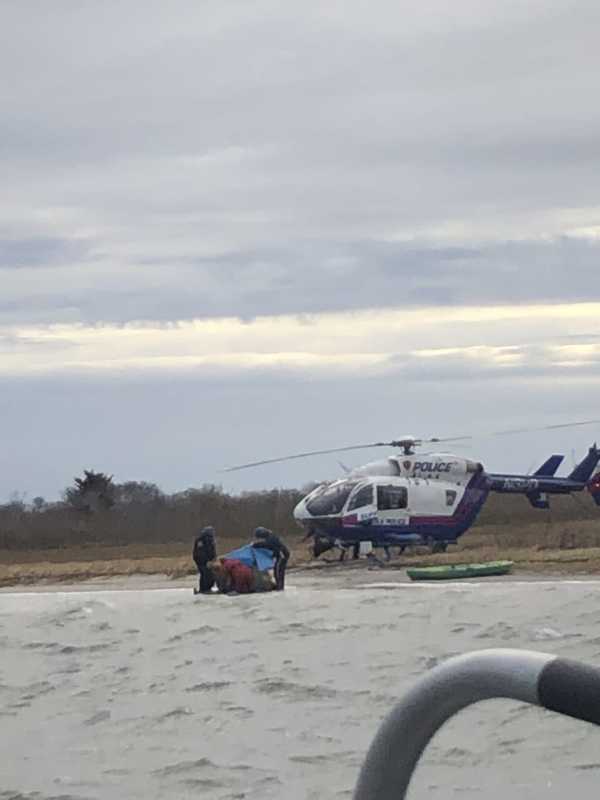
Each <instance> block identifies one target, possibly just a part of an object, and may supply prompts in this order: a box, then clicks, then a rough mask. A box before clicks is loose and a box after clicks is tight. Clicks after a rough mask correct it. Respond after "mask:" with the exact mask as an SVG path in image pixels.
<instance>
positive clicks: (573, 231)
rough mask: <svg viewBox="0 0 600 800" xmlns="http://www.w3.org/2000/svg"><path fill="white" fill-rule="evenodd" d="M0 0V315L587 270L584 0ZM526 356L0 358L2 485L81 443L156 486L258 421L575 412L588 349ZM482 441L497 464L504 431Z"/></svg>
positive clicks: (292, 433) (590, 380)
mask: <svg viewBox="0 0 600 800" xmlns="http://www.w3.org/2000/svg"><path fill="white" fill-rule="evenodd" d="M6 5H7V7H6V8H5V9H3V21H2V26H1V28H0V89H1V91H2V125H0V158H1V159H2V164H1V166H2V181H1V182H0V207H1V208H2V220H1V221H0V248H1V249H0V282H1V292H0V326H6V327H7V329H8V328H11V330H12V328H17V329H18V327H19V326H20V325H28V324H36V325H40V326H43V325H44V324H50V323H54V322H77V321H84V322H87V323H99V322H102V321H112V322H116V323H126V322H128V321H131V320H158V321H160V322H162V323H164V324H165V325H167V324H170V323H171V321H173V320H177V319H186V318H192V317H197V316H221V315H236V316H238V317H240V318H242V319H251V318H253V317H254V316H257V315H271V314H282V313H294V314H299V315H301V314H305V315H307V320H309V321H310V320H311V317H310V315H311V314H312V313H313V312H319V311H327V310H348V309H359V308H365V307H372V308H379V307H382V306H386V307H387V306H397V307H399V308H404V307H406V308H414V307H418V306H421V305H434V306H447V305H452V304H467V305H473V304H477V305H488V304H489V305H491V304H497V303H511V304H512V303H514V304H523V303H532V302H556V303H559V302H569V301H571V302H572V301H585V300H598V299H599V298H600V270H599V269H598V260H599V259H598V255H599V247H600V244H599V234H600V201H599V199H598V177H597V176H598V174H599V172H600V148H599V145H598V142H600V105H599V104H598V103H597V102H594V100H593V98H594V97H595V96H596V95H597V80H598V79H597V76H598V74H599V72H600V50H599V49H598V46H597V38H598V37H597V31H598V25H599V23H600V6H599V5H598V3H596V2H594V1H593V0H556V2H552V3H547V2H545V0H533V1H532V2H531V3H525V4H524V3H522V2H519V3H518V2H513V1H512V0H510V2H507V3H503V4H501V5H494V4H485V3H484V4H482V3H481V2H479V1H478V0H464V2H461V3H460V4H449V3H447V2H445V0H432V2H431V3H428V4H427V5H426V6H425V5H424V6H423V7H422V8H421V7H419V6H418V5H416V4H414V3H411V2H408V0H404V1H403V2H397V0H389V1H388V0H384V2H381V3H378V4H377V6H376V8H373V7H372V6H371V5H368V4H364V3H347V2H345V3H341V2H339V3H338V2H332V3H327V4H323V3H317V2H313V3H311V2H303V3H285V4H281V3H276V2H274V0H259V2H257V3H247V2H242V0H233V2H228V3H222V2H218V1H217V0H208V2H204V3H202V4H198V3H196V2H192V0H183V2H181V3H179V4H178V5H177V13H173V11H172V10H171V9H170V8H167V7H166V5H165V4H164V3H163V2H160V0H146V2H144V3H141V2H130V3H126V4H123V3H117V2H116V1H113V0H107V2H104V3H101V4H100V3H98V4H89V3H86V4H79V5H77V4H75V5H74V4H73V3H71V2H66V0H56V1H55V2H53V3H52V10H51V12H50V11H41V10H40V5H39V4H34V3H31V2H28V1H27V0H24V2H20V3H18V4H17V3H13V4H6ZM311 324H312V323H311ZM592 328H593V325H591V324H590V336H589V337H586V339H585V340H589V339H590V338H591V337H593V336H597V335H598V332H597V330H595V329H593V330H592ZM530 335H533V334H531V332H530ZM486 336H487V337H488V338H489V339H490V340H491V339H492V338H493V336H494V328H493V326H491V327H490V329H488V330H487V332H486ZM585 340H583V341H585ZM23 341H24V340H23V338H22V337H19V336H16V335H13V333H12V332H11V331H9V332H8V333H7V334H6V335H5V336H4V338H3V340H2V343H1V344H0V346H1V347H2V348H3V349H4V350H5V351H7V352H10V351H11V350H13V351H14V352H17V351H18V348H21V347H23V346H24V345H23ZM482 343H483V344H485V343H488V341H487V339H486V341H482ZM28 344H31V343H28ZM540 346H543V341H542V342H540ZM449 365H451V367H452V368H451V369H448V366H449ZM529 366H530V371H528V372H526V373H525V374H523V372H521V373H519V370H518V368H511V369H509V370H508V372H505V373H503V374H504V376H505V377H504V379H498V378H496V379H495V380H493V381H490V380H489V377H490V376H489V374H487V373H486V370H485V367H484V366H482V365H481V364H479V366H478V367H477V370H476V371H475V372H474V371H473V368H472V367H471V366H470V365H469V364H468V363H465V362H464V361H461V360H460V359H455V360H452V359H450V360H448V361H447V362H445V363H442V364H440V363H439V362H438V363H437V364H435V365H434V364H431V363H430V364H428V365H427V368H425V365H424V364H419V363H411V364H404V365H403V368H404V370H405V372H404V375H403V374H402V372H401V370H400V366H399V371H398V375H397V376H396V375H394V376H393V377H392V378H391V379H389V378H388V379H386V380H379V379H373V378H372V377H370V378H369V379H368V380H360V376H356V377H355V378H354V379H353V380H352V381H349V380H347V379H346V378H336V379H335V380H334V379H333V378H330V379H329V384H328V387H327V390H326V391H325V390H324V388H323V384H322V383H321V382H320V381H314V382H313V383H311V382H310V381H308V380H305V381H301V380H299V379H295V378H294V377H293V376H292V375H290V374H288V373H285V374H282V375H280V376H277V375H275V374H274V373H273V371H269V372H256V373H255V374H253V375H252V376H250V377H246V378H245V379H244V380H241V379H238V383H237V384H236V383H235V380H236V379H235V378H234V377H231V376H221V377H220V378H219V379H217V378H216V377H213V378H211V379H210V380H207V381H204V382H196V383H194V382H193V381H192V382H189V383H186V382H185V381H184V379H183V378H182V377H181V376H173V375H169V378H168V379H167V380H166V381H164V380H163V381H161V380H160V379H159V378H156V379H155V380H154V382H152V381H150V380H149V379H148V380H147V381H146V382H144V381H143V380H142V379H141V378H140V382H139V383H136V382H135V381H133V380H125V379H124V378H123V376H122V375H120V376H115V375H110V376H106V378H105V379H103V380H99V379H98V380H97V381H93V380H92V379H91V378H90V377H89V376H88V378H86V379H85V380H84V379H83V378H82V379H80V380H77V379H75V378H63V379H61V380H59V379H55V380H51V379H47V380H46V381H39V382H37V383H36V382H34V381H33V380H25V379H22V380H21V382H11V381H9V382H8V383H7V388H6V389H4V388H3V393H2V394H1V395H0V411H1V412H2V413H1V414H0V418H2V419H3V420H4V422H5V430H6V431H7V436H8V438H7V440H6V442H5V447H4V449H3V450H2V451H0V466H1V467H2V468H1V469H0V476H2V477H1V480H0V484H1V485H0V494H1V493H2V492H3V491H4V492H8V491H10V490H11V489H13V488H25V489H30V490H31V491H32V492H34V493H38V492H42V493H53V492H56V491H57V490H58V488H60V487H61V486H62V485H64V483H65V482H68V481H70V480H71V477H72V475H73V474H75V473H77V472H78V471H79V470H80V469H81V468H82V467H84V466H95V467H97V468H104V467H106V468H107V469H111V470H113V469H114V470H115V472H117V473H118V475H119V477H132V478H136V477H143V478H147V479H150V480H157V481H158V482H159V483H161V484H162V485H164V486H165V488H167V489H175V488H181V487H183V486H185V485H186V484H187V483H195V484H197V483H201V482H202V481H203V480H211V479H213V477H214V478H215V479H217V478H218V476H217V474H216V467H217V466H220V465H221V464H226V463H229V462H231V461H236V460H240V459H241V460H245V459H246V458H248V457H252V456H254V455H263V454H265V455H267V456H268V455H270V454H271V452H272V447H271V446H270V445H269V442H273V441H278V442H281V447H282V449H285V450H287V449H288V445H289V450H292V451H293V450H303V449H306V446H307V445H308V446H309V447H310V446H312V445H313V443H314V442H315V437H316V440H317V443H318V444H320V445H323V446H326V445H327V444H332V445H335V444H338V443H342V444H343V443H345V442H346V441H348V438H349V431H351V432H352V434H353V435H354V434H355V433H356V431H358V432H359V433H361V432H364V434H365V436H366V438H371V436H372V435H374V436H375V437H376V438H379V437H381V436H385V435H388V431H387V428H388V427H390V426H391V427H390V430H389V433H390V434H391V435H396V434H401V433H406V432H407V431H406V430H401V429H402V428H406V429H408V432H410V431H411V430H412V432H414V433H416V434H419V433H425V434H426V433H445V432H448V433H453V432H455V431H456V430H458V431H459V432H462V429H464V428H465V427H468V428H470V427H471V426H472V425H481V426H483V425H484V423H485V416H486V414H487V413H488V412H487V411H486V409H494V413H496V411H497V409H498V408H502V413H503V417H504V418H503V425H506V426H507V427H508V426H510V425H511V424H512V423H513V422H515V423H516V424H521V423H523V422H524V421H525V422H526V421H527V419H526V418H528V417H529V416H530V414H531V413H534V411H531V412H529V411H524V409H533V410H535V415H536V417H537V416H539V415H541V414H542V412H541V410H540V409H543V410H544V412H543V413H544V414H545V415H548V416H549V417H552V416H555V417H559V418H563V417H564V409H565V408H568V409H569V413H573V414H574V415H575V416H577V415H578V414H579V412H581V413H582V414H587V413H589V404H590V402H592V399H593V398H594V397H595V394H594V393H595V392H596V391H597V378H596V377H595V375H594V367H593V365H592V366H589V368H587V372H586V373H585V374H583V375H582V374H578V375H577V381H576V382H570V381H569V380H567V377H566V373H565V374H564V375H563V374H562V373H561V381H559V382H558V381H557V382H556V383H557V385H552V388H551V389H550V388H549V387H548V385H547V378H548V373H545V372H544V368H543V367H539V369H538V370H537V371H536V368H535V367H534V366H533V365H531V364H530V365H529ZM444 370H445V371H444ZM511 370H512V371H511ZM463 375H464V376H465V377H468V378H469V381H466V380H458V378H460V377H461V376H463ZM530 384H531V385H530ZM558 384H560V385H558ZM465 387H468V388H465ZM40 397H43V398H44V402H43V403H40V402H39V398H40ZM474 398H475V399H474ZM524 418H525V419H524ZM90 419H93V420H94V421H95V422H94V425H90V423H89V420H90ZM199 419H200V420H203V419H208V420H209V423H210V424H207V425H205V426H202V425H200V427H199ZM382 419H383V420H384V423H383V424H384V427H385V428H386V430H384V431H381V429H380V425H381V424H382V423H381V420H382ZM386 420H387V421H386ZM374 421H375V422H374ZM542 421H543V420H542ZM375 424H377V431H375V429H374V427H373V425H375ZM392 428H393V430H392ZM399 428H400V430H398V429H399ZM424 428H427V430H423V429H424ZM190 432H193V434H194V435H195V434H196V433H197V437H198V438H197V441H198V442H199V443H200V444H199V445H196V444H194V445H193V446H191V447H190V446H189V442H190V436H191V435H192V434H191V433H190ZM577 435H579V434H577ZM192 438H193V436H192ZM359 438H361V439H362V438H364V437H363V436H362V434H361V435H360V437H359ZM583 441H584V440H583V439H581V440H579V439H569V442H567V440H566V439H565V440H564V445H563V444H561V442H560V441H558V442H556V443H552V444H551V445H550V444H549V445H548V447H549V449H552V448H554V447H555V446H556V447H560V446H564V447H568V450H567V452H568V451H569V450H570V447H571V446H573V444H575V443H577V445H579V444H583ZM40 442H44V447H42V448H40ZM532 446H533V447H534V448H539V450H540V452H539V455H540V456H544V455H546V453H547V450H546V440H544V441H543V442H542V441H541V440H536V441H534V442H533V443H532ZM275 454H277V453H275ZM488 454H489V455H490V456H493V457H494V458H497V461H496V462H495V463H494V464H493V466H494V468H496V469H502V468H514V467H515V464H514V461H513V460H511V456H512V455H514V450H513V445H512V444H511V451H510V452H509V451H506V452H504V451H502V450H501V449H500V450H498V451H493V450H490V451H488ZM482 456H486V453H485V452H484V453H483V454H482ZM503 459H504V460H503ZM529 460H530V454H529V452H528V454H527V457H526V458H524V462H529ZM332 466H334V465H333V464H332V463H330V462H322V463H321V464H318V465H315V467H314V468H313V467H312V466H311V467H307V468H306V469H305V468H304V467H303V466H300V465H298V466H297V467H296V466H294V467H293V469H292V470H291V471H290V472H289V473H288V472H286V473H285V474H284V473H279V472H270V473H261V474H260V475H258V474H257V475H256V476H248V477H243V476H241V477H240V478H239V481H240V483H239V484H236V486H237V487H238V488H245V487H250V486H256V485H264V484H274V483H289V484H293V483H296V484H300V483H302V482H304V480H305V479H308V478H310V477H314V476H315V474H317V475H322V474H323V473H326V472H327V470H329V469H330V468H331V467H332ZM517 466H521V467H523V466H524V463H523V464H521V465H517ZM294 470H297V471H294Z"/></svg>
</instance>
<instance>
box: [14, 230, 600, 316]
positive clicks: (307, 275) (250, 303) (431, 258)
mask: <svg viewBox="0 0 600 800" xmlns="http://www.w3.org/2000/svg"><path fill="white" fill-rule="evenodd" d="M42 257H43V256H42V255H40V259H41V258H42ZM599 261H600V242H599V243H596V242H594V241H590V240H585V239H583V240H582V239H573V238H568V237H563V238H561V239H558V240H554V241H549V242H540V241H515V242H504V243H497V244H485V245H484V244H479V245H474V246H473V247H471V248H468V247H464V246H461V247H453V246H449V247H440V246H438V245H432V244H431V245H428V244H427V243H423V244H421V245H417V244H415V243H410V244H404V243H389V242H377V241H364V240H363V241H352V242H335V243H332V242H330V243H328V242H323V241H319V242H314V241H312V242H294V243H291V244H290V246H289V247H265V248H262V249H260V248H255V249H252V250H248V251H239V252H232V253H228V254H221V255H219V256H218V257H214V258H207V259H206V258H201V257H197V258H194V257H186V258H185V259H181V260H175V262H174V263H172V262H170V261H169V259H168V258H153V259H150V260H149V261H148V263H146V264H145V265H144V266H139V267H133V266H132V267H131V269H130V270H129V271H124V272H122V271H121V270H118V269H114V270H112V271H110V270H105V269H104V264H103V262H102V261H100V262H98V260H97V259H95V258H94V259H93V260H92V261H91V262H87V261H85V259H84V260H83V261H82V262H81V264H80V267H81V269H80V270H79V276H77V275H73V274H65V273H64V272H59V273H56V272H53V270H52V269H51V268H50V265H47V268H46V270H45V272H44V275H37V276H36V279H35V283H34V287H35V288H30V283H29V281H25V282H24V281H22V280H21V279H20V278H19V279H18V280H13V279H12V278H11V275H10V274H7V275H5V277H4V279H3V289H4V291H3V297H2V299H1V300H0V320H4V321H8V320H10V321H15V320H16V321H18V320H19V319H20V320H22V321H39V320H40V317H41V318H43V316H44V313H46V314H47V316H48V320H56V319H57V318H58V319H61V318H63V319H65V320H66V321H72V320H73V319H81V320H83V321H86V322H96V321H102V320H104V321H112V322H127V321H128V320H145V319H148V320H150V319H153V320H159V321H160V320H162V321H165V322H166V321H169V320H178V319H190V318H194V317H205V316H238V317H240V318H242V319H244V318H252V317H255V316H258V315H270V314H283V313H293V314H302V313H308V314H310V313H317V312H322V311H340V310H345V309H360V308H378V307H388V306H398V307H415V306H423V305H430V306H436V305H441V306H447V305H472V304H481V305H486V304H494V303H506V304H512V303H517V304H518V303H538V302H554V303H561V302H573V301H588V300H597V299H599V298H600V269H599V268H598V264H599ZM86 264H87V265H88V267H89V268H88V271H87V272H84V271H83V267H84V265H86ZM71 272H72V271H71ZM57 275H58V277H57ZM91 275H93V276H94V278H93V280H92V281H91V280H90V276H91ZM90 283H92V285H90ZM23 297H25V298H26V302H23V300H22V298H23Z"/></svg>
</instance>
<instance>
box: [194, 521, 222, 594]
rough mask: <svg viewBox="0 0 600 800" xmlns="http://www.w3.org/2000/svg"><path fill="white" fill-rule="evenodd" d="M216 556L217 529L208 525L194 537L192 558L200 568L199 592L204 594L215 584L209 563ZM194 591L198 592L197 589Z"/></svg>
mask: <svg viewBox="0 0 600 800" xmlns="http://www.w3.org/2000/svg"><path fill="white" fill-rule="evenodd" d="M216 557H217V546H216V542H215V529H214V528H213V526H212V525H207V526H206V527H205V528H202V530H201V531H200V533H199V534H198V536H196V538H195V539H194V549H193V551H192V558H193V559H194V561H195V563H196V567H197V568H198V575H199V579H200V580H199V583H200V586H199V589H198V592H201V593H202V594H207V593H208V592H210V591H211V590H212V588H213V586H214V585H215V576H214V575H213V572H212V570H211V569H210V567H209V566H208V564H209V562H211V561H214V560H215V558H216ZM194 592H196V590H195V589H194Z"/></svg>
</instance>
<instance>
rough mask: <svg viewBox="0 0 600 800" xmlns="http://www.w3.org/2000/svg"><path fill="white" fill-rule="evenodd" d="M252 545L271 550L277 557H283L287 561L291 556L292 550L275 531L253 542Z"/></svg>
mask: <svg viewBox="0 0 600 800" xmlns="http://www.w3.org/2000/svg"><path fill="white" fill-rule="evenodd" d="M252 547H260V548H263V549H264V550H270V551H271V553H273V555H274V556H275V558H276V559H280V558H283V559H285V560H286V561H287V560H288V558H289V557H290V551H289V550H288V548H287V547H286V546H285V544H284V543H283V542H282V541H281V539H280V538H279V536H275V534H274V533H269V534H268V535H267V536H265V538H264V539H257V540H256V541H255V542H252Z"/></svg>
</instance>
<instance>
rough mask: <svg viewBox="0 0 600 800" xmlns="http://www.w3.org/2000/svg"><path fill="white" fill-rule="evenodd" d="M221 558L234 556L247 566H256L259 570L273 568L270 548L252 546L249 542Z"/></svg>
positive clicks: (273, 558) (273, 560) (273, 561)
mask: <svg viewBox="0 0 600 800" xmlns="http://www.w3.org/2000/svg"><path fill="white" fill-rule="evenodd" d="M223 558H234V559H237V561H241V562H242V564H246V565H247V566H249V567H256V568H257V569H260V570H266V569H273V564H274V563H275V557H274V556H273V553H272V552H271V551H270V550H264V549H263V548H262V547H252V545H251V544H245V545H244V546H243V547H240V548H238V549H237V550H232V551H231V553H227V555H224V556H223Z"/></svg>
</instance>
